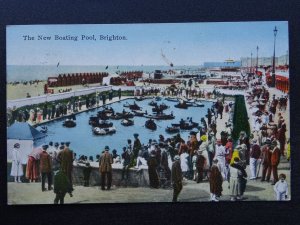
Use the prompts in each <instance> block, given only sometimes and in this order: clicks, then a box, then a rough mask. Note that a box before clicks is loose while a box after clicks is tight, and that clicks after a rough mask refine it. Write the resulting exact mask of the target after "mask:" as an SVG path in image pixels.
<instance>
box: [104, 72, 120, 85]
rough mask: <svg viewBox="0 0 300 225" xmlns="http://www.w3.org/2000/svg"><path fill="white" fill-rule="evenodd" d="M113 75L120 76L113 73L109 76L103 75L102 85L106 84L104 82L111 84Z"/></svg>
mask: <svg viewBox="0 0 300 225" xmlns="http://www.w3.org/2000/svg"><path fill="white" fill-rule="evenodd" d="M113 77H119V75H117V74H112V75H109V76H108V77H103V80H102V85H104V84H106V85H110V78H113Z"/></svg>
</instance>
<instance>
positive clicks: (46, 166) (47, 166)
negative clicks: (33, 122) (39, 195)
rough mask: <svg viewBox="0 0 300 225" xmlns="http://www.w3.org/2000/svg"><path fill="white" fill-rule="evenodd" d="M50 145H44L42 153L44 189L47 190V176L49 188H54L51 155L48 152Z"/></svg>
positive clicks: (41, 166)
mask: <svg viewBox="0 0 300 225" xmlns="http://www.w3.org/2000/svg"><path fill="white" fill-rule="evenodd" d="M47 148H48V145H43V151H42V153H41V154H40V171H41V174H42V191H46V188H45V180H46V176H47V180H48V190H52V187H51V186H52V174H51V171H52V163H51V157H50V155H49V154H48V152H47Z"/></svg>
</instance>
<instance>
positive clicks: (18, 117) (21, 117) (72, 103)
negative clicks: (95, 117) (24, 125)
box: [7, 90, 122, 124]
mask: <svg viewBox="0 0 300 225" xmlns="http://www.w3.org/2000/svg"><path fill="white" fill-rule="evenodd" d="M117 92H118V97H119V99H120V98H121V95H122V93H121V90H118V91H117ZM112 98H113V91H112V90H111V91H109V93H108V95H106V94H102V95H100V94H97V95H96V96H92V97H91V96H85V97H84V98H83V97H81V96H79V97H78V99H75V98H74V99H72V98H71V99H69V101H68V102H64V101H54V102H48V103H45V104H43V105H41V106H40V107H35V108H24V109H16V108H13V109H9V110H8V112H7V115H8V116H7V119H8V124H12V123H14V122H16V121H17V122H29V123H31V124H39V123H42V122H45V121H48V120H52V119H56V118H59V117H62V116H66V115H69V114H72V113H76V112H79V111H82V110H83V109H85V110H86V109H90V108H94V107H96V106H99V103H100V101H102V103H103V105H105V103H106V100H107V99H108V100H109V101H111V100H112ZM83 106H85V108H83Z"/></svg>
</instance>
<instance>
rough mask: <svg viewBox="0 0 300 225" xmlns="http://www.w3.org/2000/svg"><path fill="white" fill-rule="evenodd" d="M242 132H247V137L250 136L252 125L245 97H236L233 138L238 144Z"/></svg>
mask: <svg viewBox="0 0 300 225" xmlns="http://www.w3.org/2000/svg"><path fill="white" fill-rule="evenodd" d="M241 131H245V132H246V134H247V136H248V137H249V135H250V124H249V118H248V114H247V109H246V105H245V99H244V96H243V95H236V96H235V105H234V114H233V131H232V138H233V140H234V141H235V142H236V141H237V140H238V138H239V134H240V132H241Z"/></svg>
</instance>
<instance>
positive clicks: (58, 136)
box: [45, 99, 213, 159]
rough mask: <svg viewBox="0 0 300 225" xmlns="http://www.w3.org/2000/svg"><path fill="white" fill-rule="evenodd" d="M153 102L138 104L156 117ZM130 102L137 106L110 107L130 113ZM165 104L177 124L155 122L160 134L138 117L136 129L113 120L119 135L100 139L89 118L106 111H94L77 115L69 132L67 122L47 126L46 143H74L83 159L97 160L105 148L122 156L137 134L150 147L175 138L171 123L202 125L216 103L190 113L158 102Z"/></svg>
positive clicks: (76, 150) (73, 147)
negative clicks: (189, 119) (184, 121)
mask: <svg viewBox="0 0 300 225" xmlns="http://www.w3.org/2000/svg"><path fill="white" fill-rule="evenodd" d="M152 100H153V99H146V100H143V101H136V103H137V104H138V105H139V106H141V107H142V108H143V109H142V110H143V111H145V110H147V112H148V114H150V113H152V107H151V106H149V105H148V103H149V102H151V101H152ZM126 102H128V103H129V104H133V103H134V99H126V100H122V101H119V102H115V103H112V104H109V107H110V106H111V107H112V108H113V109H114V110H115V112H121V111H122V110H123V108H124V109H125V110H126V111H130V110H129V108H125V107H123V104H125V103H126ZM161 103H165V104H167V105H169V106H170V108H168V109H167V110H165V111H164V112H165V113H166V114H169V113H171V112H172V111H173V114H174V116H175V119H173V120H155V121H156V124H157V130H156V131H151V130H149V129H147V128H145V126H144V125H145V121H146V120H147V118H144V117H134V118H133V120H134V125H133V126H129V127H124V126H123V125H121V120H109V121H110V122H113V126H114V127H115V128H116V130H117V132H116V133H115V134H112V135H106V136H97V135H94V134H93V132H92V126H91V125H89V123H88V121H89V117H90V116H92V115H96V114H97V112H98V111H100V110H101V109H102V107H98V108H95V109H91V110H88V111H85V112H82V113H79V114H77V115H76V123H77V125H76V127H74V128H66V127H63V126H62V123H63V121H64V119H57V120H54V121H51V122H49V123H47V124H45V125H46V126H47V127H48V133H47V135H48V136H47V137H46V138H45V142H46V143H48V142H49V141H53V142H59V143H60V142H66V141H70V142H71V144H70V148H71V149H72V150H73V151H74V152H76V154H77V157H78V156H79V155H86V156H93V157H94V159H95V156H96V155H97V154H100V153H101V152H102V151H103V149H104V147H105V146H106V145H108V146H109V147H110V150H112V149H116V150H117V152H118V154H120V153H121V152H122V147H124V146H126V145H127V139H131V140H132V143H133V141H134V137H133V134H134V133H138V134H139V138H140V140H141V143H144V144H147V143H148V141H149V139H155V140H158V136H159V135H160V134H162V135H164V137H165V138H168V137H171V136H173V135H174V134H168V133H166V132H165V128H166V127H167V126H171V123H178V122H179V120H180V119H181V118H183V119H186V118H187V117H192V118H193V122H197V123H199V125H201V123H200V119H201V118H202V117H205V115H206V113H207V109H208V108H211V106H212V104H213V102H210V101H203V104H204V107H189V108H188V109H178V108H175V107H174V105H175V104H177V103H176V102H170V101H167V100H165V99H163V100H161V101H158V104H161ZM189 133H190V131H180V135H181V137H182V138H184V139H185V140H186V139H187V137H188V136H189Z"/></svg>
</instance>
